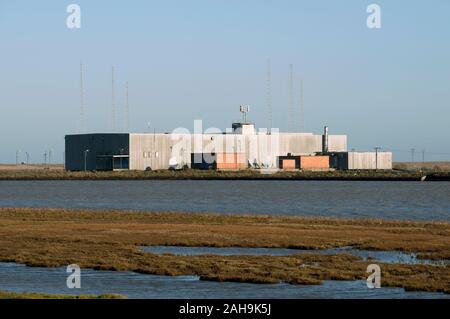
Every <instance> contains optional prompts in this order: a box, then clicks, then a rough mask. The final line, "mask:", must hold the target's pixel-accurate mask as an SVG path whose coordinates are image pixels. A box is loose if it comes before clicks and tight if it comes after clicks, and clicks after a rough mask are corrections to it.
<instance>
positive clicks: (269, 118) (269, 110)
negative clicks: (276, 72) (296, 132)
mask: <svg viewBox="0 0 450 319" xmlns="http://www.w3.org/2000/svg"><path fill="white" fill-rule="evenodd" d="M266 84H267V122H268V123H267V133H268V134H271V132H272V67H271V63H270V59H267V83H266Z"/></svg>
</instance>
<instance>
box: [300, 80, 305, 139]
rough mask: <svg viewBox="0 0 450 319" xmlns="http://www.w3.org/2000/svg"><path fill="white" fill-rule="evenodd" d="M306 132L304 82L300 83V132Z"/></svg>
mask: <svg viewBox="0 0 450 319" xmlns="http://www.w3.org/2000/svg"><path fill="white" fill-rule="evenodd" d="M304 130H305V104H304V98H303V80H301V81H300V132H304Z"/></svg>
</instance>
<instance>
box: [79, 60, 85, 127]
mask: <svg viewBox="0 0 450 319" xmlns="http://www.w3.org/2000/svg"><path fill="white" fill-rule="evenodd" d="M84 130H85V123H84V87H83V63H80V127H79V133H83V132H84Z"/></svg>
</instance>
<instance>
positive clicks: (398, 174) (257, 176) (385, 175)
mask: <svg viewBox="0 0 450 319" xmlns="http://www.w3.org/2000/svg"><path fill="white" fill-rule="evenodd" d="M33 180H43V181H52V180H127V181H130V180H252V181H411V182H419V181H424V182H428V181H450V172H418V171H417V172H416V171H414V172H410V171H400V170H392V171H333V172H321V171H317V172H312V171H280V172H276V173H273V174H264V173H262V172H260V171H255V170H250V169H249V170H242V171H199V170H191V169H188V170H182V171H169V170H161V171H150V172H146V171H117V172H67V171H64V170H55V169H48V170H46V169H35V170H0V181H33Z"/></svg>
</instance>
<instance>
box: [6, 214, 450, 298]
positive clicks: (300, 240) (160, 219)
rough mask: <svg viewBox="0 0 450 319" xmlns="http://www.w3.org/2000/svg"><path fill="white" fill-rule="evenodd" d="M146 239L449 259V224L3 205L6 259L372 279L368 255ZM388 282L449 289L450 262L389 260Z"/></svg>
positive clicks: (257, 278)
mask: <svg viewBox="0 0 450 319" xmlns="http://www.w3.org/2000/svg"><path fill="white" fill-rule="evenodd" d="M141 245H178V246H216V247H230V246H238V247H288V248H289V247H290V248H306V249H321V248H333V247H343V246H352V247H355V248H360V249H369V250H399V251H407V252H419V253H422V254H424V256H426V257H427V258H428V257H432V258H435V259H450V224H449V223H443V222H441V223H438V222H402V221H383V220H340V219H330V218H298V217H273V216H230V215H213V214H188V213H186V214H180V213H170V212H169V213H145V212H142V213H138V212H119V211H88V210H62V209H28V208H22V209H21V208H2V209H0V261H3V262H17V263H22V264H26V265H29V266H44V267H57V266H66V265H68V264H71V263H77V264H79V265H80V266H81V267H82V268H92V269H102V270H116V271H135V272H140V273H148V274H160V275H198V276H200V277H201V278H202V279H204V280H217V281H239V282H255V283H275V282H279V281H285V282H289V283H293V284H320V283H321V281H322V280H328V279H332V280H356V279H365V278H367V274H366V267H367V265H368V262H365V261H362V260H361V259H359V258H358V257H354V256H351V255H348V254H335V255H321V254H318V253H314V251H313V250H312V251H311V253H310V254H301V255H293V256H276V257H275V256H215V255H209V256H174V255H155V254H150V253H145V252H143V251H141V250H140V249H139V247H138V246H141ZM379 264H380V266H381V269H382V285H383V286H393V287H404V288H405V289H407V290H423V291H442V292H446V293H450V266H449V265H445V266H433V265H398V264H382V263H379Z"/></svg>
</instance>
